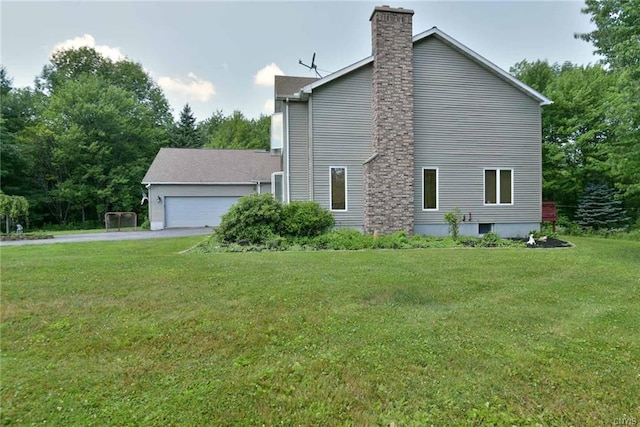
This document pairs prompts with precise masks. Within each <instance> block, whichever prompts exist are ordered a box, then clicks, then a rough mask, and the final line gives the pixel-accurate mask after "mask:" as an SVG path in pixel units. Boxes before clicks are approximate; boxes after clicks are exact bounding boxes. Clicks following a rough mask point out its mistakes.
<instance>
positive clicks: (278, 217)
mask: <svg viewBox="0 0 640 427" xmlns="http://www.w3.org/2000/svg"><path fill="white" fill-rule="evenodd" d="M281 223H282V204H280V202H278V201H277V200H275V199H274V198H273V196H272V195H271V194H269V193H264V194H257V193H254V194H250V195H248V196H243V197H241V198H240V199H239V200H238V203H236V204H235V205H233V206H231V209H229V211H228V212H227V213H225V214H224V215H222V221H221V223H220V227H218V229H217V230H216V234H217V236H218V237H219V239H220V240H221V241H222V242H227V243H231V242H236V243H240V242H246V243H248V244H261V243H265V242H267V241H270V240H274V238H275V237H277V236H278V232H279V228H280V227H281Z"/></svg>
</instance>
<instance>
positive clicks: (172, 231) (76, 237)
mask: <svg viewBox="0 0 640 427" xmlns="http://www.w3.org/2000/svg"><path fill="white" fill-rule="evenodd" d="M212 231H213V229H212V228H209V227H202V228H169V229H166V230H157V231H149V230H143V231H110V232H108V233H107V232H104V233H87V234H63V235H57V236H55V237H54V238H53V239H40V240H15V241H5V242H0V246H22V245H49V244H53V243H77V242H98V241H102V242H104V241H109V240H140V239H161V238H167V237H182V236H201V235H205V234H209V233H211V232H212Z"/></svg>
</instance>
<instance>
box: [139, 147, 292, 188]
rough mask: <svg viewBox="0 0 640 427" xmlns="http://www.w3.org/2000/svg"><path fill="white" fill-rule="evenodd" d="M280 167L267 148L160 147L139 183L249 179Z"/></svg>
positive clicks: (268, 175) (266, 176)
mask: <svg viewBox="0 0 640 427" xmlns="http://www.w3.org/2000/svg"><path fill="white" fill-rule="evenodd" d="M280 170H282V168H281V166H280V157H279V156H272V155H271V154H270V153H269V152H268V151H260V150H217V149H211V148H161V149H160V151H159V152H158V155H157V156H156V158H155V159H154V160H153V163H151V166H150V167H149V170H148V171H147V174H146V175H145V176H144V178H143V179H142V183H143V184H161V183H202V184H205V183H220V184H232V183H241V182H243V183H249V182H255V181H270V180H271V174H272V173H273V172H278V171H280Z"/></svg>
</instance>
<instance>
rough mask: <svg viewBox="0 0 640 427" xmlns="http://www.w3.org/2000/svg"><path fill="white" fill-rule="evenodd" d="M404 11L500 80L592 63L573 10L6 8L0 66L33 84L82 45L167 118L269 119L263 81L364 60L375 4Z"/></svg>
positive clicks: (491, 5) (200, 5) (208, 5)
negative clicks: (553, 65) (533, 64)
mask: <svg viewBox="0 0 640 427" xmlns="http://www.w3.org/2000/svg"><path fill="white" fill-rule="evenodd" d="M381 4H390V5H391V6H394V7H404V8H410V9H413V10H414V11H415V15H414V20H413V32H414V34H417V33H420V32H422V31H425V30H427V29H429V28H431V27H433V26H437V27H438V28H440V29H441V30H442V31H444V32H445V33H447V34H449V35H450V36H451V37H453V38H455V39H457V40H458V41H460V42H461V43H463V44H465V45H466V46H467V47H469V48H470V49H472V50H474V51H476V52H477V53H479V54H480V55H482V56H484V57H485V58H487V59H489V60H490V61H492V62H494V63H495V64H497V65H498V66H500V67H502V68H503V69H505V70H508V69H509V67H510V66H512V65H513V64H515V63H516V62H518V61H520V60H522V59H528V60H536V59H547V60H549V61H550V62H564V61H572V62H574V63H579V64H587V63H593V62H595V61H596V60H597V58H596V57H594V56H592V51H593V47H592V46H591V45H589V44H587V43H586V42H583V41H580V40H575V39H574V37H573V34H574V33H575V32H588V31H590V30H592V29H593V28H594V27H593V24H591V23H590V22H589V18H588V16H586V15H583V14H581V13H580V9H581V8H582V7H583V2H582V1H564V2H560V1H529V2H525V1H493V2H484V1H421V2H411V1H402V2H398V1H396V2H389V1H388V0H384V1H380V2H367V1H352V2H339V3H338V2H309V1H299V2H293V1H289V2H266V1H257V2H223V1H219V2H214V1H196V2H178V1H171V2H169V1H159V2H158V1H123V2H111V1H102V2H95V1H84V2H75V1H50V2H28V1H6V0H2V3H1V6H0V7H1V9H0V14H1V28H2V30H1V40H2V46H1V48H2V49H1V51H0V60H1V63H2V65H4V66H5V67H6V68H7V71H8V73H9V75H10V76H11V77H12V78H13V80H14V86H33V80H34V78H35V76H36V75H37V74H39V73H40V71H41V70H42V67H43V66H44V65H45V64H46V63H47V62H48V59H49V57H50V55H51V52H52V51H54V50H55V49H59V48H65V47H76V46H85V45H86V46H93V47H95V48H96V49H97V50H99V51H100V52H102V53H103V54H104V55H106V56H109V57H111V58H113V59H114V60H117V59H119V58H123V57H127V58H129V59H131V60H134V61H136V62H139V63H141V64H142V65H143V66H144V68H145V69H146V70H147V71H148V72H149V73H150V75H151V76H152V77H153V78H154V79H155V80H156V82H157V83H158V84H159V85H160V86H161V87H162V88H163V89H164V92H165V95H166V96H167V99H168V100H169V102H170V103H171V106H172V108H173V109H174V113H175V114H177V113H179V111H180V110H181V109H182V107H183V106H184V104H185V103H187V102H188V103H189V104H191V106H192V109H193V111H194V113H195V114H196V116H197V118H198V119H199V120H204V119H205V118H207V117H209V116H210V115H211V114H212V113H213V112H215V111H216V110H222V111H223V112H224V113H225V114H230V113H231V112H233V111H234V110H240V111H242V112H243V113H244V114H245V115H246V116H248V117H258V116H259V115H260V114H269V113H270V112H271V108H272V98H273V75H274V74H285V75H298V76H312V75H313V73H311V72H310V71H309V70H307V69H306V68H304V67H303V66H301V65H299V64H298V60H302V61H303V62H305V63H307V64H308V63H309V62H310V61H311V56H312V54H313V53H314V52H315V53H316V64H317V66H318V69H319V70H321V73H322V74H323V75H326V74H328V73H329V72H333V71H337V70H338V69H340V68H343V67H345V66H347V65H349V64H351V63H353V62H356V61H358V60H360V59H362V58H364V57H366V56H368V55H369V54H370V53H371V41H370V38H371V36H370V31H371V30H370V23H369V17H370V15H371V11H372V10H373V8H374V6H376V5H381Z"/></svg>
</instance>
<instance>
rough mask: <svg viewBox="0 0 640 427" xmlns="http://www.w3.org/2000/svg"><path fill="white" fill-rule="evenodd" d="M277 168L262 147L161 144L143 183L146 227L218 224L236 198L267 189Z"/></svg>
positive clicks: (273, 157) (276, 164) (278, 164)
mask: <svg viewBox="0 0 640 427" xmlns="http://www.w3.org/2000/svg"><path fill="white" fill-rule="evenodd" d="M280 170H281V167H280V158H279V157H278V156H272V155H271V154H270V153H269V152H266V151H257V150H214V149H189V148H162V149H161V150H160V152H159V153H158V155H157V156H156V158H155V160H154V161H153V163H152V164H151V167H149V170H148V171H147V174H146V175H145V177H144V179H143V181H142V183H143V184H144V185H145V186H146V187H147V189H148V198H149V220H150V223H151V229H152V230H160V229H163V228H183V227H215V226H218V225H220V219H221V217H222V215H223V214H225V213H226V212H227V211H228V210H229V208H230V207H231V206H232V205H234V204H235V203H236V202H237V201H238V199H239V198H240V197H242V196H244V195H247V194H251V193H254V192H257V193H265V192H271V179H272V175H273V174H274V173H275V172H279V171H280Z"/></svg>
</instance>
